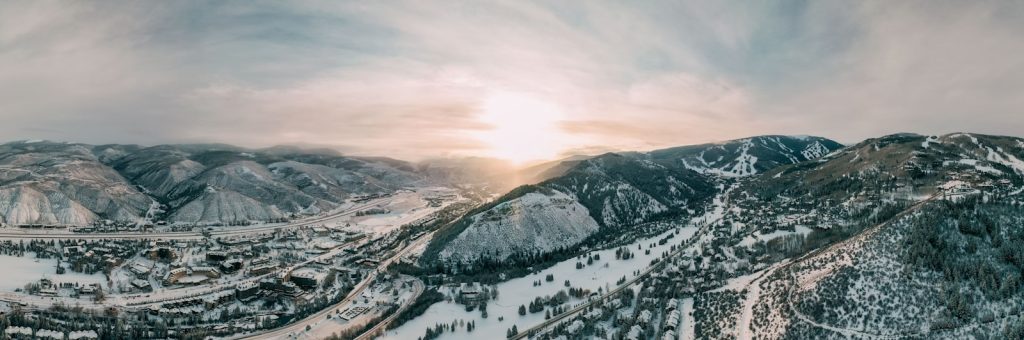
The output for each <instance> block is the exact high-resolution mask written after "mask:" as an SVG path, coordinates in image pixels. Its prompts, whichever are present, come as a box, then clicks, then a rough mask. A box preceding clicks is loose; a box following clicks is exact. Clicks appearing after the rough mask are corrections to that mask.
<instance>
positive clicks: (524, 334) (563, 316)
mask: <svg viewBox="0 0 1024 340" xmlns="http://www.w3.org/2000/svg"><path fill="white" fill-rule="evenodd" d="M725 197H728V196H727V195H726V196H725ZM938 197H940V195H932V196H930V197H928V198H926V199H924V200H922V201H920V202H917V203H916V204H914V205H912V206H910V207H908V208H907V209H904V210H903V211H902V212H900V213H899V214H896V216H893V217H892V218H891V219H889V220H887V221H884V222H882V223H879V224H878V225H875V226H873V227H871V228H869V230H871V229H875V228H879V227H880V226H882V225H885V224H887V223H889V222H890V221H893V220H895V219H896V218H899V217H901V216H904V215H906V214H908V213H910V212H911V211H913V210H916V209H918V208H920V207H921V206H923V205H924V204H925V203H927V202H928V201H931V200H934V199H936V198H938ZM728 206H729V202H728V201H727V200H726V201H724V207H723V210H722V211H728ZM722 216H724V214H722V215H720V216H719V217H718V218H716V219H715V220H713V221H707V223H706V224H705V225H708V226H709V225H711V224H712V223H714V222H715V221H717V220H719V219H721V217H722ZM709 230H710V229H709V228H705V229H702V230H701V231H700V232H698V234H695V235H693V237H691V238H690V239H688V240H686V241H685V242H684V243H683V245H681V246H680V247H678V248H677V249H676V251H674V252H672V253H669V254H668V255H667V256H666V258H671V257H673V256H677V255H679V254H680V253H682V252H683V251H684V250H687V249H689V248H690V247H691V246H692V245H693V244H694V243H696V242H697V241H699V240H700V238H701V236H702V235H701V232H703V233H707V232H708V231H709ZM867 231H868V230H865V232H867ZM865 232H861V233H860V234H858V235H857V236H854V237H853V238H851V239H856V238H858V237H861V235H864V233H865ZM844 242H845V241H844ZM841 243H843V242H841ZM834 246H836V245H833V246H830V247H825V248H822V249H819V250H815V251H812V252H811V253H808V254H807V255H804V256H802V257H801V258H800V260H797V261H794V262H792V263H788V264H786V265H784V266H779V267H775V268H776V270H777V269H782V268H788V267H789V266H791V265H792V264H793V263H797V262H798V261H801V260H803V259H805V258H807V257H808V255H811V254H816V253H818V252H821V251H823V250H824V249H831V248H832V247H834ZM664 263H665V261H664V260H661V261H658V263H656V264H654V265H651V266H648V267H647V268H645V269H644V270H643V271H641V272H640V273H639V275H636V276H635V277H633V278H632V279H630V280H628V281H626V282H624V283H623V284H621V285H619V286H618V287H615V288H614V289H612V290H610V291H608V292H607V293H605V294H604V295H602V296H601V298H599V299H594V300H591V301H588V302H585V303H583V304H581V305H579V306H577V307H575V308H572V309H570V310H568V311H565V312H563V313H561V314H558V315H554V316H552V317H551V319H549V320H545V321H544V322H542V323H540V324H537V325H535V326H533V327H530V328H528V329H525V330H522V331H520V332H519V334H516V335H514V336H512V337H510V338H509V339H513V340H515V339H522V338H525V337H528V336H529V335H530V334H531V333H534V332H539V331H541V330H544V329H546V328H547V327H550V326H551V325H555V324H558V323H559V322H561V321H562V320H564V319H566V318H568V317H571V316H573V315H575V314H576V313H579V312H580V311H583V310H585V309H586V308H587V307H589V306H591V305H594V304H597V303H598V302H600V301H604V300H606V299H609V298H610V297H612V296H614V295H615V294H617V293H619V292H621V291H622V290H624V289H626V288H629V287H631V286H633V285H634V284H636V283H637V282H639V281H640V280H641V279H642V278H644V277H645V276H646V275H647V274H650V273H651V272H652V271H654V270H655V269H657V268H660V267H661V266H663V265H664ZM772 272H774V270H773V271H772ZM769 274H771V273H769V272H766V273H765V274H763V276H764V277H767V276H768V275H769ZM746 328H747V329H749V325H747V326H746Z"/></svg>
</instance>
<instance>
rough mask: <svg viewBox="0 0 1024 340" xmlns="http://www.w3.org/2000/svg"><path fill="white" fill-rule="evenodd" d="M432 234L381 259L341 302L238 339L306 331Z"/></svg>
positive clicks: (279, 335) (352, 297) (280, 336)
mask: <svg viewBox="0 0 1024 340" xmlns="http://www.w3.org/2000/svg"><path fill="white" fill-rule="evenodd" d="M431 235H433V233H430V234H427V235H424V236H421V237H420V238H419V239H417V240H415V241H413V242H412V243H410V244H409V245H408V246H406V247H405V248H402V250H401V251H399V252H397V253H395V255H392V256H391V257H389V258H388V259H387V260H384V261H381V263H380V264H379V265H378V266H377V269H376V270H374V271H373V272H370V274H369V275H367V276H366V277H365V278H363V280H362V281H359V284H356V286H355V288H353V289H352V291H351V292H349V294H348V295H346V296H345V298H344V299H342V300H341V302H338V303H336V304H334V305H332V306H330V307H327V308H324V309H323V310H321V311H319V312H316V313H313V314H312V315H310V316H307V317H306V318H304V319H302V320H300V321H298V322H295V323H291V324H288V325H285V326H283V327H281V328H277V329H274V330H267V331H263V332H257V333H253V334H248V335H244V336H241V337H239V338H238V339H271V338H284V337H287V336H288V335H289V334H296V333H300V332H303V331H305V329H306V326H307V325H313V324H315V323H316V322H317V321H320V320H323V319H324V317H326V316H327V314H330V313H331V312H333V311H335V310H337V309H341V308H342V307H344V306H345V305H347V304H349V303H351V302H352V301H353V300H355V299H356V298H357V297H359V295H361V294H362V293H363V291H364V290H366V287H369V286H370V283H372V282H373V280H374V279H376V278H377V275H379V274H380V273H381V272H382V271H384V269H386V268H387V267H388V266H389V265H391V264H392V263H394V262H395V261H396V260H398V259H399V258H401V257H402V256H404V255H405V254H406V253H408V252H409V251H411V250H413V249H416V247H419V246H421V245H423V243H424V242H426V241H427V240H429V239H430V236H431Z"/></svg>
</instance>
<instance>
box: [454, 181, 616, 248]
mask: <svg viewBox="0 0 1024 340" xmlns="http://www.w3.org/2000/svg"><path fill="white" fill-rule="evenodd" d="M468 220H469V222H468V223H469V226H468V227H467V228H466V229H465V231H464V232H462V233H461V234H459V235H458V236H457V237H456V238H455V239H454V240H452V241H451V242H449V243H448V246H447V247H445V249H444V250H443V251H442V252H441V254H440V257H441V258H442V259H444V260H455V261H466V260H472V259H475V258H478V257H480V256H481V255H484V256H488V257H490V258H493V259H495V260H504V259H505V258H506V257H508V256H509V255H510V254H513V253H546V252H549V251H552V250H554V249H557V248H559V247H566V246H567V245H574V244H577V243H579V242H581V241H583V239H584V238H586V237H587V236H588V235H590V234H591V233H594V232H597V229H598V228H599V226H598V224H597V221H594V219H593V218H591V217H590V215H589V213H588V211H587V208H586V207H584V206H582V205H580V204H579V202H576V200H574V199H573V198H572V197H570V196H569V195H566V194H565V193H562V192H560V191H556V190H551V191H536V192H530V193H527V194H524V195H523V196H520V197H517V198H514V199H511V200H508V201H505V202H503V203H501V204H498V205H496V206H494V208H491V209H488V210H486V211H483V212H480V213H478V214H475V215H472V216H470V217H469V218H468ZM497 238H501V239H503V240H504V242H493V240H495V239H497Z"/></svg>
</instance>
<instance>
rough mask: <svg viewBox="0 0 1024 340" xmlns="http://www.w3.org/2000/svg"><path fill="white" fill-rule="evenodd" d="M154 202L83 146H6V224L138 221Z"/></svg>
mask: <svg viewBox="0 0 1024 340" xmlns="http://www.w3.org/2000/svg"><path fill="white" fill-rule="evenodd" d="M151 203H152V199H150V198H149V197H148V196H146V195H145V194H143V193H141V192H140V191H139V190H138V189H137V188H136V187H135V186H134V185H132V184H131V183H129V182H128V181H126V180H125V178H124V177H122V176H121V174H119V173H118V172H117V171H114V170H113V169H111V168H110V167H109V166H107V165H106V164H103V163H102V162H101V161H100V158H99V157H97V155H95V154H93V152H92V150H91V148H90V147H89V146H87V145H80V144H63V143H50V142H42V141H40V142H17V143H8V144H3V145H0V221H2V222H4V223H8V224H76V225H81V224H87V223H90V222H93V221H95V220H97V219H100V218H106V219H114V220H126V221H132V220H136V219H139V218H141V217H142V216H144V215H145V213H146V211H147V210H148V209H149V207H150V205H151Z"/></svg>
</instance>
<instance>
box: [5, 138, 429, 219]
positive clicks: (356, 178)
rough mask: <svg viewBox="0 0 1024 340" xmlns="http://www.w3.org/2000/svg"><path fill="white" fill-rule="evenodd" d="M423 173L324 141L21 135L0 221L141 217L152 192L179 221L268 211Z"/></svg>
mask: <svg viewBox="0 0 1024 340" xmlns="http://www.w3.org/2000/svg"><path fill="white" fill-rule="evenodd" d="M423 182H424V178H423V176H421V175H420V174H418V173H416V172H415V170H414V169H413V167H412V166H411V165H409V164H407V163H404V162H401V161H395V160H389V159H384V158H353V157H345V156H342V155H339V154H337V153H334V152H329V151H322V150H318V151H305V150H302V149H297V148H290V147H275V148H271V149H265V150H248V149H244V148H239V147H235V146H230V145H219V144H195V145H161V146H154V147H140V146H135V145H99V146H91V145H86V144H71V143H51V142H31V143H29V142H15V143H8V144H3V145H0V221H2V222H4V223H7V224H12V225H18V224H65V225H87V224H91V223H94V222H96V221H97V220H101V219H108V220H114V221H122V222H136V221H140V220H142V219H143V218H145V217H146V214H147V212H148V211H150V207H151V206H152V205H153V202H157V203H159V204H160V205H162V208H163V209H162V210H161V211H163V212H164V215H162V216H156V217H157V218H166V219H168V220H170V221H171V222H189V223H191V222H198V223H219V222H234V221H260V220H264V221H265V220H275V219H280V218H284V217H289V216H291V215H295V214H308V213H316V212H320V211H323V210H326V209H331V208H333V207H335V206H337V204H338V203H340V202H342V201H343V200H345V199H347V198H349V197H352V196H354V195H363V194H377V193H388V192H393V191H395V190H397V189H399V188H402V187H407V186H413V185H418V184H420V183H423Z"/></svg>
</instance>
